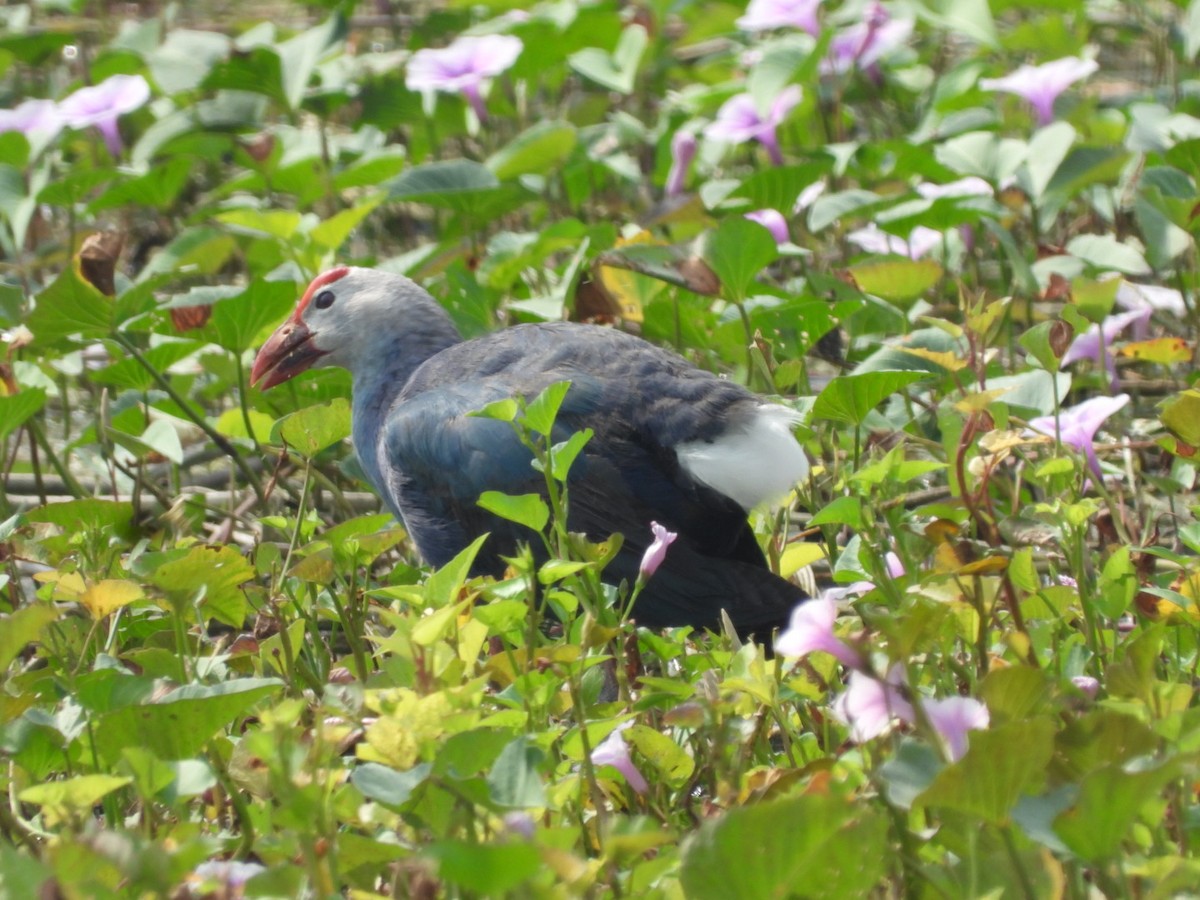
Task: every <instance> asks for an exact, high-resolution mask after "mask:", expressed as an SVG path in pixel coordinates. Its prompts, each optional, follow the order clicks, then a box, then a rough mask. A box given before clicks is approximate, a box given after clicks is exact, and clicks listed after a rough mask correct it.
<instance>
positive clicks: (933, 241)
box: [846, 222, 944, 259]
mask: <svg viewBox="0 0 1200 900" xmlns="http://www.w3.org/2000/svg"><path fill="white" fill-rule="evenodd" d="M846 240H848V241H849V242H850V243H852V244H857V245H858V246H859V247H861V248H862V249H863V250H865V251H867V252H868V253H894V254H895V255H897V256H907V257H908V258H909V259H920V258H921V257H922V256H924V255H925V254H927V253H928V252H929V251H931V250H933V249H934V248H935V247H940V246H941V245H942V242H943V240H944V238H943V236H942V233H941V232H940V231H935V230H934V229H932V228H927V227H926V226H924V225H918V226H917V227H916V228H914V229H913V230H912V232H911V233H910V234H909V236H908V240H905V239H904V238H902V237H897V236H896V235H894V234H888V233H887V232H886V231H882V230H881V229H880V228H879V226H878V225H876V224H875V223H874V222H872V223H871V224H870V225H868V226H867V227H866V228H859V229H857V230H855V231H851V232H850V233H849V234H847V235H846Z"/></svg>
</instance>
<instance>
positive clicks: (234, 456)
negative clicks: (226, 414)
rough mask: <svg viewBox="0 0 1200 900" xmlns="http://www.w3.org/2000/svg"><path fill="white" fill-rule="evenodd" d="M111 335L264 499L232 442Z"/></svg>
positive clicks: (255, 477)
mask: <svg viewBox="0 0 1200 900" xmlns="http://www.w3.org/2000/svg"><path fill="white" fill-rule="evenodd" d="M112 337H113V340H115V341H116V342H117V343H118V344H120V345H121V348H122V349H123V350H124V351H125V352H126V353H128V354H129V355H130V356H132V357H133V358H134V359H135V360H137V363H138V365H140V366H141V367H142V368H143V369H145V370H146V371H147V372H148V373H149V375H150V377H151V378H153V379H154V382H155V384H157V385H158V386H159V387H160V388H161V389H162V390H163V391H164V392H165V393H166V395H167V396H168V397H170V398H171V400H173V401H174V402H175V403H176V404H177V405H178V406H179V409H180V410H181V411H182V412H183V414H184V415H185V416H187V418H188V420H189V421H190V422H192V424H194V425H195V426H196V427H197V428H199V429H200V430H201V431H203V432H204V433H205V435H207V436H208V439H209V440H210V441H212V442H213V443H214V444H216V445H217V446H218V447H219V448H220V449H221V452H223V453H224V454H225V455H226V456H228V457H229V458H230V460H231V461H232V462H233V464H234V465H235V466H237V467H238V470H239V471H240V472H241V473H242V476H243V477H244V478H245V479H246V482H247V483H248V484H249V485H250V487H251V488H253V490H254V493H255V495H256V496H257V497H258V499H259V501H260V502H261V501H262V500H263V499H264V496H263V487H262V483H261V482H260V481H259V479H258V475H257V474H256V473H255V472H254V470H253V469H251V468H250V466H249V465H248V464H247V463H246V460H244V459H243V458H242V455H241V454H240V453H238V452H237V449H236V448H235V447H234V446H233V444H231V443H229V441H228V440H226V438H225V436H224V435H222V434H219V433H218V432H217V431H216V429H214V428H213V427H212V426H211V425H209V424H208V422H206V421H205V419H204V416H202V415H200V414H199V413H198V412H196V411H195V410H194V409H192V407H191V405H190V404H189V403H188V402H187V401H186V400H184V398H183V397H182V396H181V395H180V394H179V392H178V391H176V390H175V388H173V387H172V386H171V382H170V381H168V380H167V379H166V378H165V377H164V376H163V374H162V373H161V372H159V371H158V369H156V368H154V366H152V365H150V363H149V361H147V359H146V357H144V356H142V354H141V351H139V350H138V348H137V347H135V346H134V345H133V344H132V343H131V342H130V341H129V340H128V339H127V338H126V337H125V336H124V335H123V334H121V333H120V332H119V331H114V332H113V333H112Z"/></svg>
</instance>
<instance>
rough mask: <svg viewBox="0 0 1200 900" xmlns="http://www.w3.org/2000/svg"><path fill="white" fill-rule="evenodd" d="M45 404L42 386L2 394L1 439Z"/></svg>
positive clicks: (0, 404) (0, 410)
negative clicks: (10, 393) (8, 394)
mask: <svg viewBox="0 0 1200 900" xmlns="http://www.w3.org/2000/svg"><path fill="white" fill-rule="evenodd" d="M45 405H46V392H45V391H44V390H43V389H42V388H29V389H27V390H24V391H20V392H18V393H16V394H12V395H11V396H8V397H3V396H0V441H3V440H4V439H5V438H6V437H8V436H9V435H10V434H12V433H13V432H14V431H16V430H17V429H18V428H20V427H21V426H22V425H24V424H25V420H26V419H28V418H29V417H30V416H32V415H33V414H34V413H36V412H37V411H38V410H40V409H41V408H42V407H43V406H45ZM0 668H2V667H0Z"/></svg>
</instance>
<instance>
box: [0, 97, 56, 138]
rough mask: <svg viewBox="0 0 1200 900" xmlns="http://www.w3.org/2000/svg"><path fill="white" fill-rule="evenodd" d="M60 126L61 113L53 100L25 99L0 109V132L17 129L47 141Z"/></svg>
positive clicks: (24, 133)
mask: <svg viewBox="0 0 1200 900" xmlns="http://www.w3.org/2000/svg"><path fill="white" fill-rule="evenodd" d="M62 127H63V120H62V114H61V113H60V112H59V110H58V104H57V103H55V102H54V101H53V100H26V101H25V102H24V103H22V104H20V105H19V106H16V107H14V108H13V109H0V132H4V131H19V132H21V133H22V134H23V135H25V136H26V137H28V138H33V137H40V138H42V139H44V140H47V141H48V140H50V139H51V138H53V137H54V135H56V134H58V132H59V131H61V130H62Z"/></svg>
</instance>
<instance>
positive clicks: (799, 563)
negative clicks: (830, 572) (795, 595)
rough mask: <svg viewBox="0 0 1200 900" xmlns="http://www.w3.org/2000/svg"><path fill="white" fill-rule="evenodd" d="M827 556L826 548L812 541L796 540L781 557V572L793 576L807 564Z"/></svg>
mask: <svg viewBox="0 0 1200 900" xmlns="http://www.w3.org/2000/svg"><path fill="white" fill-rule="evenodd" d="M824 558H825V548H824V547H822V546H821V545H820V544H817V543H813V542H812V541H796V542H795V543H794V544H788V546H787V547H786V548H785V549H784V551H783V554H782V555H781V556H780V557H779V574H780V575H782V576H783V577H784V578H791V577H792V576H793V575H795V574H796V573H797V572H799V571H800V570H801V569H803V568H804V567H805V566H811V565H812V564H813V563H815V562H816V561H817V560H819V559H824Z"/></svg>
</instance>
